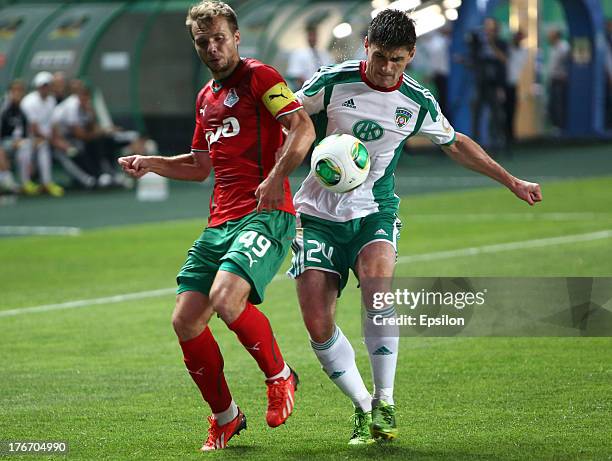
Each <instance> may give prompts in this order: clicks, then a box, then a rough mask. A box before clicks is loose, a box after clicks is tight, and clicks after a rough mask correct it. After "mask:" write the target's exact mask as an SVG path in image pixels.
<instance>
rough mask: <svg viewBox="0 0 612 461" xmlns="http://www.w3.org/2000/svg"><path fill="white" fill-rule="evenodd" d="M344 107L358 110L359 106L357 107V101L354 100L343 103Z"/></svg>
mask: <svg viewBox="0 0 612 461" xmlns="http://www.w3.org/2000/svg"><path fill="white" fill-rule="evenodd" d="M342 105H343V106H344V107H348V108H350V109H357V106H356V105H355V101H353V98H351V99H347V100H346V101H344V102H343V103H342Z"/></svg>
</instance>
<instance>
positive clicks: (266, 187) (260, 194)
mask: <svg viewBox="0 0 612 461" xmlns="http://www.w3.org/2000/svg"><path fill="white" fill-rule="evenodd" d="M283 183H284V178H277V177H273V176H268V177H267V178H266V179H265V180H264V182H262V183H261V184H260V185H259V187H258V188H257V190H256V191H255V197H256V198H257V212H258V213H259V212H260V211H263V210H277V209H278V208H280V207H281V205H282V204H283V202H284V200H285V189H284V187H283Z"/></svg>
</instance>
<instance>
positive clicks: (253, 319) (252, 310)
mask: <svg viewBox="0 0 612 461" xmlns="http://www.w3.org/2000/svg"><path fill="white" fill-rule="evenodd" d="M229 328H230V330H232V331H233V332H234V333H236V336H238V339H239V340H240V342H241V343H242V345H243V346H244V347H245V348H246V349H247V350H248V351H249V353H250V354H251V355H252V356H253V358H254V359H255V361H256V362H257V365H259V368H260V369H261V371H263V372H264V374H265V375H266V378H269V377H270V376H274V375H277V374H279V373H280V372H281V371H283V368H284V367H285V361H284V360H283V356H282V354H281V352H280V349H279V348H278V344H277V343H276V339H274V334H273V333H272V327H271V326H270V322H269V321H268V318H267V317H266V316H265V315H264V314H263V313H262V312H261V311H260V310H259V309H257V308H256V307H255V306H253V305H252V304H251V303H250V302H248V301H247V303H246V308H245V309H244V311H242V314H240V316H239V317H238V318H237V319H236V320H234V321H233V322H232V324H231V325H230V326H229Z"/></svg>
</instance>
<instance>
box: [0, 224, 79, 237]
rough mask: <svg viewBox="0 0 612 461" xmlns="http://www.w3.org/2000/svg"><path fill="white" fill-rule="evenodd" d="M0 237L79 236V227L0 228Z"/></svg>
mask: <svg viewBox="0 0 612 461" xmlns="http://www.w3.org/2000/svg"><path fill="white" fill-rule="evenodd" d="M0 235H68V236H77V235H81V229H80V228H79V227H63V226H0Z"/></svg>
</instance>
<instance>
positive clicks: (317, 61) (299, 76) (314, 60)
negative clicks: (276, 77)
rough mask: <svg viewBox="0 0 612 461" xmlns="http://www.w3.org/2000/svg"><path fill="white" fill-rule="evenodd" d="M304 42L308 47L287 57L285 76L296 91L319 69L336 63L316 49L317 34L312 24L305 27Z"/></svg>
mask: <svg viewBox="0 0 612 461" xmlns="http://www.w3.org/2000/svg"><path fill="white" fill-rule="evenodd" d="M306 40H307V42H308V47H306V48H298V49H297V50H294V51H293V52H292V53H291V54H290V55H289V64H288V65H287V72H286V75H287V78H288V79H289V80H291V82H290V83H292V86H293V87H294V88H296V89H299V88H301V87H302V85H303V84H304V82H305V81H306V80H308V79H309V78H310V77H312V75H313V74H314V73H315V72H316V71H317V70H319V67H321V66H330V65H332V64H335V63H336V61H335V60H334V58H333V57H332V56H331V54H329V53H328V52H327V51H326V50H323V49H320V48H317V43H318V41H319V33H318V31H317V27H316V26H315V25H314V24H309V25H308V26H307V27H306Z"/></svg>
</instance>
